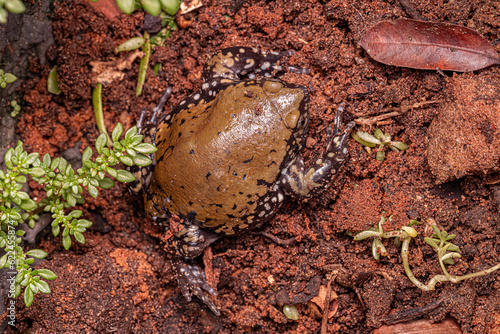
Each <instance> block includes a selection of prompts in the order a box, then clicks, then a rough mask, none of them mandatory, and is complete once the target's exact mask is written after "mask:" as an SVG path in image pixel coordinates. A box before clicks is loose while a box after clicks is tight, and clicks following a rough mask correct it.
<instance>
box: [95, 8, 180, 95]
mask: <svg viewBox="0 0 500 334" xmlns="http://www.w3.org/2000/svg"><path fill="white" fill-rule="evenodd" d="M96 1H97V0H96ZM116 4H117V5H118V7H119V8H120V9H121V10H122V11H123V12H124V13H125V14H131V13H132V12H133V11H134V9H136V8H138V9H140V8H143V9H144V10H145V11H146V12H147V13H149V14H151V15H153V16H157V15H160V18H161V26H162V27H163V29H162V30H160V31H159V32H158V33H157V34H156V35H154V36H152V37H150V36H149V34H148V33H147V32H145V33H144V36H142V37H132V38H130V39H129V40H127V41H125V42H123V43H122V44H120V45H119V46H117V47H116V49H115V52H117V53H118V52H122V51H132V50H137V49H139V48H142V51H143V52H144V56H143V57H142V58H141V63H140V65H139V75H138V78H137V88H136V96H139V95H141V93H142V88H143V86H144V82H145V81H146V72H147V69H148V67H149V58H150V57H151V53H152V50H153V49H154V47H156V46H162V45H164V43H165V40H166V39H168V38H170V35H171V33H172V31H174V30H176V29H177V24H176V23H175V21H174V15H175V13H177V10H178V9H179V6H180V2H179V1H178V0H143V1H142V2H139V1H135V2H134V0H116ZM158 70H159V68H158V67H155V69H154V71H155V72H154V73H155V76H156V74H157V73H158Z"/></svg>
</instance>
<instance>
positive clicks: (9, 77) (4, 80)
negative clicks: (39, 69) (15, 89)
mask: <svg viewBox="0 0 500 334" xmlns="http://www.w3.org/2000/svg"><path fill="white" fill-rule="evenodd" d="M0 1H1V0H0ZM16 80H17V77H16V76H15V75H14V74H12V73H5V71H4V70H2V69H0V87H1V88H6V87H7V84H10V83H13V82H14V81H16Z"/></svg>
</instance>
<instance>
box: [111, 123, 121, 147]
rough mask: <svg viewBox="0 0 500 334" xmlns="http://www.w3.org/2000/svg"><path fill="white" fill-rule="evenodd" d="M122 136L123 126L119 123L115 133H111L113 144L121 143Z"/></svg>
mask: <svg viewBox="0 0 500 334" xmlns="http://www.w3.org/2000/svg"><path fill="white" fill-rule="evenodd" d="M122 134H123V126H122V125H121V124H120V123H118V124H116V125H115V128H114V129H113V132H111V138H112V140H113V142H117V141H119V140H120V137H121V136H122Z"/></svg>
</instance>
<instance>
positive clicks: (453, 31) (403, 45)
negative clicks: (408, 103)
mask: <svg viewBox="0 0 500 334" xmlns="http://www.w3.org/2000/svg"><path fill="white" fill-rule="evenodd" d="M359 45H360V46H362V47H363V48H364V49H365V50H366V51H367V52H368V54H369V55H370V56H371V57H372V58H373V59H375V60H376V61H379V62H381V63H384V64H387V65H394V66H401V67H410V68H416V69H424V70H436V69H441V70H445V71H458V72H466V71H475V70H479V69H481V68H485V67H488V66H490V65H493V64H500V56H499V55H498V54H497V52H496V50H495V48H494V47H493V46H492V45H491V44H490V43H489V42H488V41H487V40H486V39H484V38H483V37H481V35H479V34H478V33H477V32H476V31H474V30H472V29H469V28H467V27H463V26H459V25H455V24H449V23H438V22H426V21H417V20H408V19H398V20H395V21H383V22H380V23H378V24H377V25H375V26H374V27H372V28H370V29H369V30H368V31H367V32H366V33H365V34H364V35H363V37H362V38H361V41H360V42H359Z"/></svg>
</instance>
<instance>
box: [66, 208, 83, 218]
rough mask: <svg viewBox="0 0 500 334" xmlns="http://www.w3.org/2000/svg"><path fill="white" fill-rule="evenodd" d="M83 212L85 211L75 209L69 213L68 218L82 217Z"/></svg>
mask: <svg viewBox="0 0 500 334" xmlns="http://www.w3.org/2000/svg"><path fill="white" fill-rule="evenodd" d="M82 214H83V211H82V210H73V211H71V212H70V213H69V215H68V219H71V218H80V217H81V216H82Z"/></svg>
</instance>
